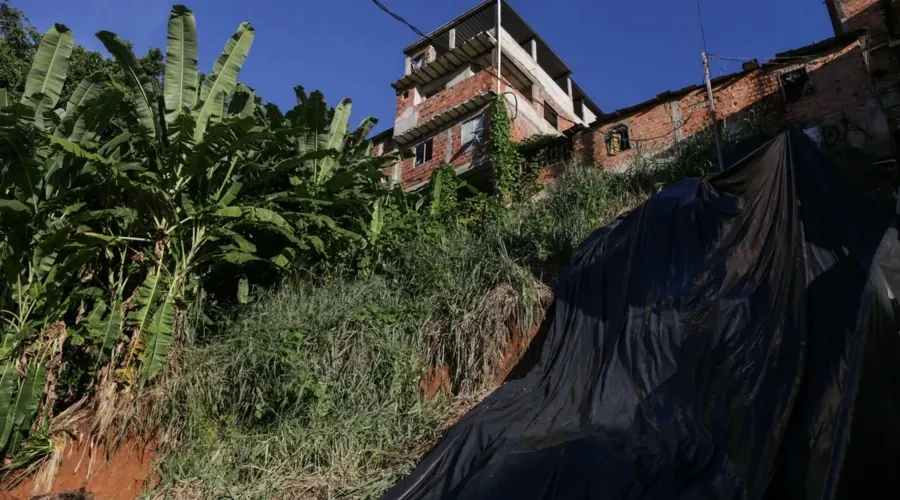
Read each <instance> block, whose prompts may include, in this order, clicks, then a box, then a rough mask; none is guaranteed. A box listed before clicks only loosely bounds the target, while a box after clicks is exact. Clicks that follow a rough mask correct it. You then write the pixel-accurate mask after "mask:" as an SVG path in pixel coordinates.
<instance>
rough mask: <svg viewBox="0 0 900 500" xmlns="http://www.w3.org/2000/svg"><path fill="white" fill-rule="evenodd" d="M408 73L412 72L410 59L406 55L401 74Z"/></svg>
mask: <svg viewBox="0 0 900 500" xmlns="http://www.w3.org/2000/svg"><path fill="white" fill-rule="evenodd" d="M410 73H412V59H411V58H409V57H407V58H406V68H405V69H404V70H403V75H404V76H405V75H408V74H410Z"/></svg>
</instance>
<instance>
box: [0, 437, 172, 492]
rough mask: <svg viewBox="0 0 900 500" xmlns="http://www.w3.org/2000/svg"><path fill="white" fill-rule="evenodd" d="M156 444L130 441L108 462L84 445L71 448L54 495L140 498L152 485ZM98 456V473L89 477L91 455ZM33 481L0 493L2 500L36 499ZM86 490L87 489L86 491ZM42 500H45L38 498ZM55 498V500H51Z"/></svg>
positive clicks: (60, 471)
mask: <svg viewBox="0 0 900 500" xmlns="http://www.w3.org/2000/svg"><path fill="white" fill-rule="evenodd" d="M155 450H156V443H155V442H151V443H149V444H145V443H143V442H142V441H139V440H130V441H127V442H125V443H124V444H122V446H120V447H119V448H118V449H117V450H116V451H115V452H114V453H112V454H111V455H110V456H109V459H108V460H106V456H105V455H106V454H105V452H104V451H103V450H102V449H95V450H90V448H89V446H88V445H87V444H85V443H83V442H76V443H73V444H71V445H70V446H68V447H67V448H66V450H65V452H64V454H63V460H62V464H61V465H60V467H59V472H58V473H57V474H56V480H55V481H54V482H53V488H52V489H51V490H50V493H67V492H78V491H79V490H81V491H83V492H84V493H85V494H86V495H87V496H88V498H93V499H95V500H130V499H132V498H136V497H137V495H138V493H140V492H141V490H142V489H143V487H144V483H145V482H147V481H148V479H149V480H151V481H152V479H151V478H152V477H153V467H152V465H153V464H152V462H153V458H154V457H155ZM92 452H93V453H95V454H96V456H95V459H94V470H93V471H92V473H91V476H90V477H87V471H88V464H89V463H90V454H91V453H92ZM32 485H33V482H32V479H31V478H29V479H26V480H25V481H23V482H22V483H21V484H19V485H18V486H16V487H15V488H14V489H13V490H11V491H7V490H6V488H3V489H2V490H0V499H4V500H5V499H16V500H20V499H29V498H32ZM82 488H83V489H82ZM37 498H41V497H37ZM49 498H53V497H49Z"/></svg>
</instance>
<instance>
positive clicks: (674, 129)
mask: <svg viewBox="0 0 900 500" xmlns="http://www.w3.org/2000/svg"><path fill="white" fill-rule="evenodd" d="M698 2H699V0H698ZM372 3H374V4H375V6H376V7H378V8H379V9H381V10H382V11H384V12H385V13H387V14H388V15H390V16H391V17H392V18H394V19H395V20H397V21H398V22H400V23H402V24H405V25H406V26H407V27H409V29H411V30H412V31H413V33H415V34H417V35H419V36H421V37H422V38H424V39H425V40H427V41H428V42H429V43H431V44H432V45H436V46H439V47H441V48H444V49H446V50H447V51H449V50H451V49H450V47H448V46H447V45H445V44H442V43H439V42H438V41H437V40H435V39H434V38H432V37H431V36H428V35H427V34H425V33H424V32H422V30H420V29H419V28H417V27H416V26H415V25H413V24H412V23H411V22H409V21H407V20H406V18H404V17H403V16H401V15H399V14H397V13H395V12H393V11H391V10H390V9H389V8H388V7H387V6H385V5H384V4H383V3H381V2H380V1H379V0H372ZM698 7H699V3H698ZM704 37H705V36H704ZM460 55H461V56H462V57H463V58H465V59H466V60H468V61H469V62H470V63H472V64H475V65H476V66H478V67H480V68H482V69H483V70H484V71H486V72H487V73H488V74H490V75H491V76H493V77H494V78H496V79H498V80H500V81H501V82H504V83H506V84H507V85H509V86H510V87H513V88H515V86H514V85H512V83H511V82H510V81H508V80H507V79H505V78H502V77H500V76H497V74H496V73H495V72H493V71H491V69H489V68H488V67H485V66H484V65H482V64H481V63H480V62H478V61H476V60H475V59H473V58H471V57H469V55H468V54H466V53H465V52H462V53H460ZM534 83H535V84H536V85H538V86H539V87H541V89H543V90H544V91H546V90H547V88H546V87H544V86H543V85H542V84H541V83H540V82H534ZM505 94H513V95H515V94H514V93H512V92H504V95H505ZM518 103H519V98H518V96H516V117H518V112H519V110H518V106H519V105H518ZM695 111H696V110H694V109H692V110H691V112H690V114H689V115H688V117H687V118H685V119H683V120H681V123H680V124H679V125H678V126H675V127H672V131H671V132H668V133H666V134H663V135H661V136H658V137H649V138H640V139H632V138H629V139H628V140H629V142H651V141H658V140H660V139H665V138H666V137H668V136H670V135H673V134H675V132H677V131H678V130H680V129H682V128H684V127H685V126H686V125H687V122H688V120H690V119H691V117H692V116H693V115H694V112H695ZM598 118H599V117H598ZM513 119H515V118H513ZM601 133H604V134H606V133H608V131H607V132H603V131H602V130H601Z"/></svg>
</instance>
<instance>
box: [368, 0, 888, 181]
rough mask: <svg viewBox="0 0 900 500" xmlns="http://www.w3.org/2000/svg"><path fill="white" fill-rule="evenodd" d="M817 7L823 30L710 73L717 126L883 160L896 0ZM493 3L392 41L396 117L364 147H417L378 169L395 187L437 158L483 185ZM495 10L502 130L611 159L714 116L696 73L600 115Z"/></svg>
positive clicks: (833, 1)
mask: <svg viewBox="0 0 900 500" xmlns="http://www.w3.org/2000/svg"><path fill="white" fill-rule="evenodd" d="M825 4H826V6H827V8H828V12H829V14H830V17H831V21H832V25H833V27H834V31H835V36H834V37H832V38H829V39H827V40H823V41H821V42H817V43H813V44H811V45H808V46H806V47H802V48H799V49H794V50H790V51H787V52H783V53H780V54H776V55H775V57H774V58H773V59H771V60H769V61H764V62H759V61H756V60H751V61H743V63H744V64H743V69H742V71H739V72H736V73H732V74H729V75H724V76H721V77H719V78H715V79H714V80H713V81H712V87H713V94H714V96H715V106H716V120H717V126H718V127H720V130H721V131H722V132H723V133H724V134H729V133H742V132H747V131H748V128H760V129H761V130H762V131H765V132H776V131H778V130H782V129H784V128H786V127H789V126H794V127H801V128H803V129H804V130H805V131H806V132H807V134H808V135H809V136H810V137H812V138H813V139H815V140H816V141H818V142H819V144H820V146H821V147H822V148H823V149H825V150H828V151H829V152H833V153H844V152H858V153H861V154H862V156H856V157H853V158H852V161H853V162H855V163H861V162H862V163H867V164H892V163H893V162H894V159H895V157H896V149H895V142H896V141H895V136H896V135H897V124H898V123H900V57H898V51H900V0H826V1H825ZM496 5H497V3H496V2H495V1H494V0H488V1H486V2H484V3H482V4H480V5H478V6H477V7H475V8H474V9H472V10H470V11H469V12H466V13H465V14H463V15H461V16H459V17H458V18H456V19H454V20H453V21H451V22H450V23H448V24H446V25H444V26H442V27H440V28H438V29H437V30H435V31H434V32H432V33H431V34H430V35H428V37H426V38H422V39H420V40H418V41H417V42H415V43H413V44H412V45H410V46H409V47H407V48H406V49H404V53H405V54H406V68H405V69H406V70H405V75H404V76H403V77H402V78H400V79H398V80H397V81H395V82H394V83H393V87H394V88H395V89H396V90H397V112H396V119H395V123H394V127H393V128H392V129H390V130H387V131H385V132H383V133H382V134H379V135H378V136H377V137H376V138H375V144H376V146H375V147H376V153H382V152H384V153H386V152H389V151H393V150H396V149H409V150H411V151H413V152H414V153H415V157H414V158H410V159H407V160H405V161H403V162H401V163H399V164H397V165H395V166H394V168H392V169H391V171H390V172H389V173H390V175H391V177H392V178H393V179H394V180H395V181H397V182H402V184H403V186H404V187H405V188H407V189H415V188H417V187H419V186H422V185H424V184H425V183H427V182H428V180H429V178H430V176H431V174H432V172H433V171H434V169H435V168H436V167H437V166H438V165H441V164H444V163H448V164H451V165H453V166H454V167H456V170H457V172H458V173H459V174H460V175H461V176H462V177H463V178H465V179H466V180H468V181H469V182H470V183H472V184H474V185H476V186H482V187H485V188H487V186H488V184H489V180H490V173H491V171H490V168H489V157H488V155H487V154H486V153H487V147H486V145H487V141H488V140H489V138H488V137H487V136H486V131H487V127H486V123H485V118H484V116H485V114H484V111H485V109H486V106H487V105H488V104H489V102H490V101H491V99H492V98H493V96H494V95H496V92H497V79H496V78H495V76H494V75H495V74H496V66H497V51H496V47H497V40H498V38H497V35H496V33H497V10H496ZM500 14H501V15H500V19H501V27H500V41H501V43H500V46H501V51H502V59H501V67H502V71H501V74H502V82H501V85H500V92H501V93H503V95H504V97H505V98H506V101H507V108H508V110H509V114H510V116H511V118H513V127H512V139H513V140H514V141H522V140H524V139H526V138H528V137H532V136H534V135H543V134H556V135H563V134H565V135H566V136H567V137H568V139H569V140H568V142H567V144H568V145H571V150H573V151H574V159H575V161H580V162H583V163H587V164H593V165H596V166H598V167H601V168H606V169H616V170H622V169H626V168H628V167H629V166H630V165H632V164H633V161H634V160H635V159H636V158H637V157H643V158H646V157H648V156H652V155H654V154H657V153H660V152H662V151H664V150H666V149H667V148H671V147H673V146H676V145H678V144H679V143H681V142H683V141H685V140H686V139H688V138H690V137H691V136H693V135H695V134H697V133H699V132H701V131H706V130H710V129H711V127H712V126H713V119H712V115H711V114H710V110H709V108H710V106H709V98H708V93H707V90H706V87H705V85H703V84H702V83H700V82H698V85H693V86H690V87H686V88H683V89H679V90H675V91H668V92H664V93H662V94H659V95H657V96H656V97H654V98H652V99H649V100H647V101H645V102H642V103H639V104H635V105H633V106H629V107H627V108H623V109H619V110H617V111H614V112H611V113H602V112H601V111H600V109H599V108H598V107H597V106H596V105H595V104H594V103H593V101H591V100H590V99H589V98H588V97H587V96H586V95H585V93H584V92H583V91H582V89H581V88H580V87H579V86H578V85H577V84H576V83H575V82H574V81H573V80H572V78H571V70H570V69H569V68H568V66H566V65H565V64H564V63H563V62H562V60H561V59H560V58H559V57H558V56H557V55H556V54H555V53H554V52H553V50H552V49H550V47H549V46H548V45H547V44H546V42H545V41H544V40H543V39H542V38H541V37H540V36H539V35H537V34H536V33H535V32H534V30H533V29H531V28H530V27H529V26H528V24H527V23H526V22H525V21H524V20H523V19H522V17H521V16H520V15H519V14H518V13H516V12H515V10H513V9H512V8H511V7H510V6H509V4H507V3H506V2H505V1H504V2H502V10H501V13H500ZM698 63H699V54H698ZM860 158H863V159H860ZM552 178H553V175H545V176H543V175H542V179H551V180H552Z"/></svg>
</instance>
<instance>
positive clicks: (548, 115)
mask: <svg viewBox="0 0 900 500" xmlns="http://www.w3.org/2000/svg"><path fill="white" fill-rule="evenodd" d="M544 119H545V120H547V123H549V124H550V125H553V128H555V129H559V115H558V114H557V113H556V110H554V109H553V108H552V107H550V105H549V104H547V103H546V102H545V103H544Z"/></svg>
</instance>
